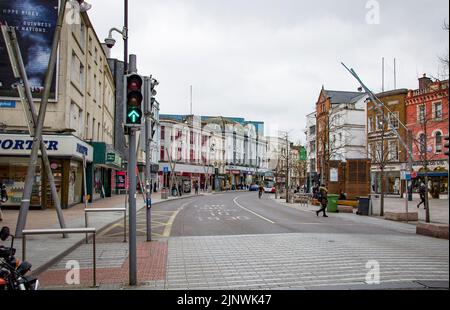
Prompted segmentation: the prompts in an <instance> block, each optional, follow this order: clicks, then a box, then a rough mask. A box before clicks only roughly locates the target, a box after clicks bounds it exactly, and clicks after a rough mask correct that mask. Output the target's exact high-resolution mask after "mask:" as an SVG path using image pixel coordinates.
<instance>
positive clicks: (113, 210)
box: [84, 208, 127, 244]
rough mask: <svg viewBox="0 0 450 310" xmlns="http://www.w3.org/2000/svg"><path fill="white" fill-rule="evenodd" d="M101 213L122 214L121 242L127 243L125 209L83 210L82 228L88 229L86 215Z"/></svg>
mask: <svg viewBox="0 0 450 310" xmlns="http://www.w3.org/2000/svg"><path fill="white" fill-rule="evenodd" d="M101 212H123V214H124V216H123V242H127V209H126V208H103V209H102V208H97V209H95V208H92V209H89V208H88V209H84V226H85V227H86V228H87V227H88V213H101ZM87 243H89V241H88V235H87V234H86V244H87Z"/></svg>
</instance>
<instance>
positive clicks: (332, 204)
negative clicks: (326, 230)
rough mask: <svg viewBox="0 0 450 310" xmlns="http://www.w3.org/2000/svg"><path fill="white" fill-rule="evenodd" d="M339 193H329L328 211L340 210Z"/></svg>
mask: <svg viewBox="0 0 450 310" xmlns="http://www.w3.org/2000/svg"><path fill="white" fill-rule="evenodd" d="M338 200H339V195H328V205H327V211H328V212H331V213H337V212H338Z"/></svg>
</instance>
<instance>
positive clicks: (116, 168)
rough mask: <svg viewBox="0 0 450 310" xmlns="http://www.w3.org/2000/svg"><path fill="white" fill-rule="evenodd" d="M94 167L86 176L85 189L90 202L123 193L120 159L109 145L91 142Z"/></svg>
mask: <svg viewBox="0 0 450 310" xmlns="http://www.w3.org/2000/svg"><path fill="white" fill-rule="evenodd" d="M91 144H92V146H93V148H94V165H93V167H92V169H91V170H90V171H88V173H87V175H88V178H87V181H86V183H87V188H88V194H89V195H90V197H91V199H90V201H95V200H98V199H102V198H106V197H111V196H112V195H116V194H119V193H120V192H121V191H123V189H124V188H123V187H124V186H125V180H126V179H124V175H123V173H124V169H123V168H122V162H123V160H122V157H121V156H120V154H119V153H118V152H117V151H115V150H114V148H113V147H112V146H111V145H108V144H106V143H103V142H92V143H91Z"/></svg>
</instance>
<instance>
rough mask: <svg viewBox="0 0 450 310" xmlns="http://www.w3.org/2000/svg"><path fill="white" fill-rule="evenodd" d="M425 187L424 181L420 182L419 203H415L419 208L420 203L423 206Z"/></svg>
mask: <svg viewBox="0 0 450 310" xmlns="http://www.w3.org/2000/svg"><path fill="white" fill-rule="evenodd" d="M426 191H427V190H426V188H425V183H421V184H420V187H419V194H420V203H419V204H418V205H417V209H419V208H420V205H421V204H423V205H424V207H426V206H425V194H426Z"/></svg>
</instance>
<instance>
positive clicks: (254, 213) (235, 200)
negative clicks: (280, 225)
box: [233, 197, 275, 224]
mask: <svg viewBox="0 0 450 310" xmlns="http://www.w3.org/2000/svg"><path fill="white" fill-rule="evenodd" d="M238 198H239V197H236V198H234V199H233V202H234V203H235V204H236V205H237V206H238V207H239V208H241V209H243V210H245V211H247V212H250V213H251V214H253V215H256V216H257V217H259V218H261V219H263V220H264V221H267V222H269V223H271V224H275V222H273V221H271V220H269V219H267V218H265V217H264V216H262V215H260V214H258V213H256V212H253V211H252V210H249V209H247V208H246V207H243V206H241V205H240V204H239V202H237V199H238Z"/></svg>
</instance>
